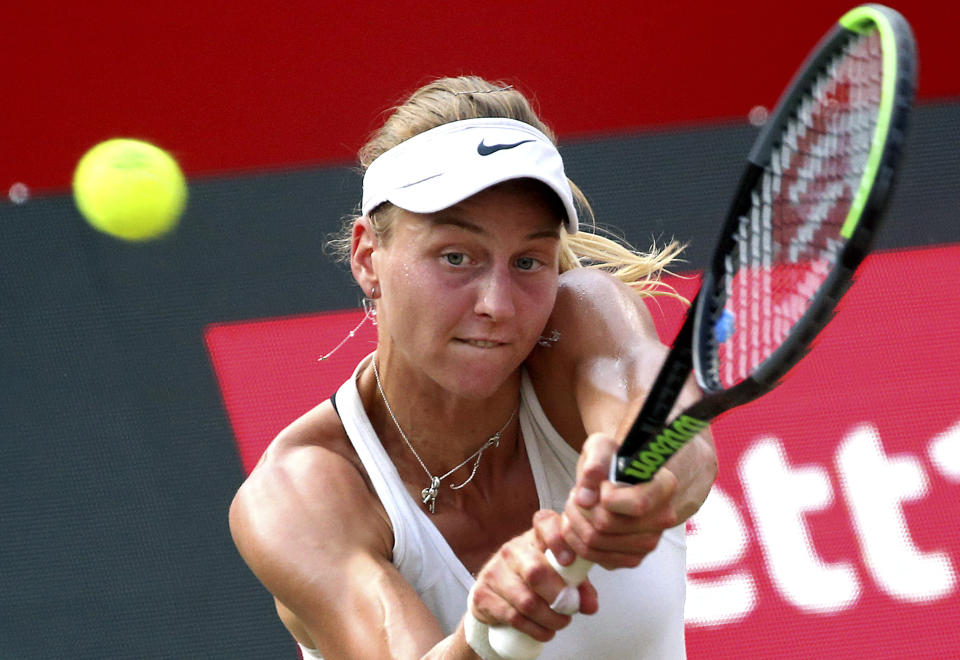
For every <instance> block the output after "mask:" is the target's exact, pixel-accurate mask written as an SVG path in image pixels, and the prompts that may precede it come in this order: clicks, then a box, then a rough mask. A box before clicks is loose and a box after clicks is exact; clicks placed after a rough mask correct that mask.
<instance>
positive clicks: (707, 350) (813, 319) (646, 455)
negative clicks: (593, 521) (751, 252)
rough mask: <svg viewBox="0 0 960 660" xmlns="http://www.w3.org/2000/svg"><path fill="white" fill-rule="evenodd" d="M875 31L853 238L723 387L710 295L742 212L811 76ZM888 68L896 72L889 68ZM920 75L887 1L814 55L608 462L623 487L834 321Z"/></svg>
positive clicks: (754, 389)
mask: <svg viewBox="0 0 960 660" xmlns="http://www.w3.org/2000/svg"><path fill="white" fill-rule="evenodd" d="M873 27H876V28H877V30H878V31H879V33H880V39H881V46H882V49H883V67H884V69H883V70H884V72H885V74H884V80H883V83H882V88H881V101H880V107H879V110H878V120H877V125H876V128H875V129H874V135H873V137H872V142H871V150H870V156H869V157H868V160H867V163H866V166H865V170H864V174H863V176H862V177H861V181H860V185H859V187H858V189H857V191H856V192H855V196H854V201H853V202H852V204H851V208H850V210H849V212H848V215H847V218H846V219H845V221H844V224H843V228H842V230H841V235H842V236H843V237H844V238H846V239H847V242H846V244H845V245H844V246H843V247H842V248H841V250H840V253H839V254H838V257H837V261H836V264H835V265H834V267H833V268H832V270H831V272H830V273H829V274H828V275H827V277H826V279H825V280H824V282H823V283H822V284H821V285H820V287H819V288H818V291H817V293H816V294H815V295H814V297H813V299H812V301H811V302H810V304H809V306H808V308H807V310H806V311H805V312H804V313H803V315H802V316H801V318H800V319H799V320H798V321H797V322H796V323H795V324H794V325H793V327H792V329H791V331H790V333H789V336H788V337H787V338H786V340H785V341H784V342H783V344H782V345H781V346H779V347H778V348H777V349H775V350H774V351H773V352H772V353H771V354H770V355H769V356H768V357H767V358H766V359H764V360H763V361H762V362H761V363H760V364H759V365H758V366H757V367H756V368H755V369H754V370H753V371H752V373H751V374H750V375H749V376H747V377H746V378H745V379H744V380H742V381H741V382H739V383H737V384H736V385H733V386H731V387H729V388H724V387H723V386H722V385H721V384H720V382H719V378H717V376H716V374H715V373H713V372H712V371H711V369H712V368H713V366H712V365H713V362H714V360H713V356H714V355H715V354H716V341H717V339H716V336H715V331H714V319H715V318H716V315H715V312H716V311H717V307H718V303H719V302H721V301H722V300H723V298H720V299H719V300H718V296H716V295H713V294H714V289H715V288H716V287H717V286H718V285H719V283H720V282H721V281H722V277H723V274H724V260H725V257H726V256H727V255H728V254H729V252H730V249H731V247H732V244H733V242H734V232H735V231H736V229H737V227H738V225H739V222H740V217H741V216H742V215H744V213H745V212H746V211H747V210H748V208H749V207H750V204H751V201H750V194H751V191H752V190H753V189H754V188H755V185H756V183H757V181H758V179H759V178H760V177H761V176H762V174H763V170H764V165H765V164H766V163H767V162H768V161H769V159H770V154H771V152H772V150H773V149H774V147H775V146H776V145H777V142H778V140H779V138H780V137H781V135H782V133H783V128H784V126H785V125H786V124H787V122H788V121H790V120H791V119H792V115H793V112H794V110H795V108H796V107H797V102H798V99H800V98H801V97H802V96H803V95H804V94H806V93H807V90H808V88H809V85H810V83H811V81H812V80H813V79H815V78H816V77H817V76H818V75H819V73H820V72H821V71H822V69H823V68H824V66H825V65H826V63H827V62H829V60H830V59H832V58H833V57H835V56H836V53H837V51H838V48H840V47H842V44H843V43H845V42H846V41H848V40H849V39H850V34H851V33H861V34H862V33H865V32H867V31H869V30H870V29H872V28H873ZM890 71H892V72H893V73H887V72H890ZM915 76H916V53H915V44H914V40H913V35H912V31H911V29H910V26H909V24H908V23H907V21H906V20H905V19H904V18H903V16H901V15H900V14H899V13H898V12H896V11H895V10H892V9H889V8H888V7H884V6H882V5H876V4H869V5H862V6H860V7H856V8H854V9H852V10H850V11H849V12H847V13H846V14H844V16H843V17H841V18H840V20H839V21H838V22H837V23H836V24H835V25H834V26H833V28H832V29H831V30H829V31H828V32H827V33H826V34H825V35H824V36H823V38H821V40H820V41H819V43H818V44H817V45H816V47H815V48H814V49H813V50H812V51H811V54H810V55H808V56H807V58H806V60H805V61H804V63H803V65H802V66H801V67H800V68H799V69H798V70H797V73H796V74H795V75H794V77H793V79H792V80H791V82H790V84H789V86H788V87H787V88H786V92H785V93H784V94H783V95H782V96H781V98H780V100H779V101H778V103H777V106H776V108H775V110H774V112H773V113H772V116H771V119H770V120H769V121H768V122H767V123H766V125H765V126H764V127H763V129H762V131H761V133H760V135H759V136H758V137H757V139H756V140H755V142H754V145H753V147H752V148H751V150H750V152H749V154H748V157H747V161H748V162H747V167H746V169H745V170H744V173H743V174H742V175H741V178H740V182H739V184H738V187H737V192H736V194H735V196H734V201H733V203H732V204H731V206H730V209H729V211H728V213H727V216H726V219H725V221H724V223H723V226H722V228H721V231H720V237H719V239H718V241H717V247H716V249H715V251H714V254H713V257H712V259H711V262H710V266H709V268H708V269H707V270H706V271H705V273H704V279H703V282H702V283H701V286H700V290H699V292H698V293H697V296H696V298H695V299H694V301H693V302H692V304H691V306H690V309H689V310H688V312H687V316H686V318H685V320H684V323H683V325H682V326H681V329H680V331H679V332H678V334H677V337H676V338H675V340H674V342H673V348H672V349H671V351H670V352H669V353H668V355H667V358H666V360H665V362H664V364H663V366H662V367H661V370H660V372H659V374H658V375H657V378H656V380H655V381H654V384H653V386H652V388H651V390H650V394H649V395H648V397H647V399H646V400H645V401H644V404H643V406H642V408H641V410H640V413H639V414H638V416H637V419H636V420H635V422H634V424H633V426H632V427H631V429H630V431H629V432H628V433H627V435H626V438H625V439H624V442H623V444H622V445H621V447H620V450H619V451H618V453H617V456H616V458H615V460H614V461H613V463H612V465H611V469H610V476H611V480H614V481H619V482H621V483H638V482H641V481H648V480H649V479H651V478H652V477H653V474H654V473H655V472H656V470H657V469H659V467H660V466H661V465H662V464H663V463H665V462H666V460H668V459H669V457H670V456H672V455H673V453H675V452H676V451H678V450H679V449H680V448H681V447H682V446H683V445H684V444H685V443H686V442H687V441H688V440H690V439H691V438H693V437H694V436H696V435H697V433H699V432H700V431H701V430H702V429H703V428H705V427H706V426H707V425H708V423H709V422H710V421H711V420H712V419H714V418H716V417H717V416H718V415H720V414H722V413H723V412H726V411H727V410H730V409H731V408H734V407H736V406H740V405H743V404H745V403H748V402H749V401H752V400H754V399H756V398H757V397H759V396H762V395H763V394H765V393H767V392H769V391H770V390H772V389H773V388H774V387H776V386H777V385H778V384H779V383H780V382H781V380H782V379H783V377H784V376H785V375H786V374H787V373H788V372H789V371H790V369H792V368H793V367H794V366H795V365H796V364H797V362H799V361H800V360H801V359H802V358H803V356H804V355H806V353H807V352H808V350H809V348H810V346H811V344H812V343H813V341H814V340H815V338H816V337H817V335H818V334H819V333H820V331H821V330H822V329H823V328H824V326H826V325H827V323H828V322H829V321H830V319H831V318H832V317H833V314H834V311H835V309H836V306H837V304H838V303H839V301H840V299H841V298H842V297H843V295H844V293H846V291H847V289H848V288H849V287H850V285H851V284H852V283H853V277H854V273H855V272H856V269H857V267H858V266H859V265H860V263H861V262H862V261H863V259H864V258H865V257H866V255H867V254H868V253H869V251H870V248H871V246H872V244H873V242H874V238H875V236H876V233H877V230H878V229H879V225H880V221H881V220H882V212H883V210H884V209H885V208H886V206H887V203H888V201H889V198H890V195H891V192H892V188H893V183H894V181H893V179H894V174H895V172H896V164H897V162H898V161H899V159H900V156H901V152H902V149H903V143H904V139H905V133H906V128H907V119H908V116H909V108H910V106H911V105H912V101H913V93H914V87H915V82H914V81H915ZM724 295H725V294H724ZM691 371H693V372H694V373H695V374H696V378H697V382H698V384H699V385H700V388H701V389H702V390H703V393H704V396H703V397H702V398H701V399H700V400H699V401H698V402H696V403H695V404H693V405H691V406H690V407H689V408H687V409H686V410H684V412H683V413H682V414H680V415H679V416H678V417H677V418H676V419H674V420H673V421H671V423H670V424H669V425H666V426H665V423H666V420H667V419H668V418H669V416H670V414H671V412H672V410H673V408H674V405H675V404H676V401H677V398H678V397H679V395H680V391H681V390H682V388H683V386H684V383H685V382H686V380H687V379H688V378H689V375H690V372H691Z"/></svg>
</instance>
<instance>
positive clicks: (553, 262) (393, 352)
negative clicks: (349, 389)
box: [372, 181, 561, 397]
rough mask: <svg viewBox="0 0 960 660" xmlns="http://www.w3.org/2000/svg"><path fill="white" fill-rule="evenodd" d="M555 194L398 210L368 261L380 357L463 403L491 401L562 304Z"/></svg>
mask: <svg viewBox="0 0 960 660" xmlns="http://www.w3.org/2000/svg"><path fill="white" fill-rule="evenodd" d="M549 194H550V193H547V192H544V191H543V190H541V188H540V187H539V186H538V185H536V184H533V183H531V182H525V181H521V182H508V183H505V184H501V185H499V186H494V187H492V188H489V189H487V190H484V191H482V192H480V193H478V194H477V195H474V196H473V197H470V198H468V199H466V200H464V201H463V202H461V203H459V204H457V205H456V206H453V207H451V208H449V209H446V210H444V211H440V212H438V213H431V214H416V213H409V212H406V211H400V210H398V214H397V217H396V219H395V221H394V225H393V227H392V232H391V236H390V239H389V240H388V241H387V242H386V244H385V245H384V244H383V243H381V244H380V246H379V247H378V248H377V249H376V250H375V251H374V252H373V255H372V260H373V264H374V269H375V272H376V276H377V279H378V281H379V291H380V293H381V297H380V299H379V300H378V301H377V303H378V304H377V318H378V323H379V332H380V348H379V350H380V351H381V356H382V357H388V360H389V361H390V362H397V361H399V362H401V363H405V365H404V366H406V367H408V368H412V369H414V370H420V371H422V372H423V374H424V375H425V376H426V377H427V378H429V379H430V380H432V381H434V382H435V383H437V384H438V385H440V386H441V387H442V388H444V389H445V390H448V391H451V392H455V393H456V394H458V395H460V396H466V397H485V396H490V395H492V394H493V393H494V392H495V391H496V390H497V388H499V387H500V386H501V385H502V384H503V382H504V381H505V380H506V379H507V378H508V377H509V376H510V375H511V374H512V373H513V372H514V371H515V370H516V369H517V368H518V367H519V366H520V364H521V363H522V362H523V361H524V360H525V359H526V357H527V355H528V354H529V353H530V351H531V350H532V349H533V347H534V345H535V344H536V341H537V339H538V337H539V336H540V334H541V332H542V331H543V329H544V325H545V324H546V322H547V318H548V317H549V315H550V312H551V311H552V309H553V305H554V302H555V299H556V295H557V283H558V256H559V246H560V240H559V235H560V222H561V219H560V217H559V215H558V212H557V209H556V205H555V204H552V203H551V201H552V198H551V197H549V196H548V195H549Z"/></svg>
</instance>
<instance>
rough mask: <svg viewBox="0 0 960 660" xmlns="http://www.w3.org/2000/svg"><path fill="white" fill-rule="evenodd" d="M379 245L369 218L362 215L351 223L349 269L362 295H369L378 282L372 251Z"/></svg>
mask: <svg viewBox="0 0 960 660" xmlns="http://www.w3.org/2000/svg"><path fill="white" fill-rule="evenodd" d="M379 246H380V241H379V240H378V239H377V235H376V234H375V233H374V231H373V226H372V225H371V224H370V218H368V217H367V216H363V217H361V218H358V219H357V221H356V222H354V223H353V236H352V241H351V246H350V270H351V271H352V272H353V279H355V280H356V281H357V284H359V285H360V288H361V289H363V293H364V295H366V296H368V297H372V296H371V292H372V291H373V290H374V287H376V286H377V285H378V284H379V283H380V282H379V279H378V278H377V273H376V268H375V266H374V259H373V253H374V252H375V251H376V250H377V248H378V247H379Z"/></svg>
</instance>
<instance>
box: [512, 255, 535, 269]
mask: <svg viewBox="0 0 960 660" xmlns="http://www.w3.org/2000/svg"><path fill="white" fill-rule="evenodd" d="M539 264H540V262H539V261H538V260H536V259H534V258H533V257H520V258H519V259H517V268H519V269H520V270H533V269H534V268H536V267H537V266H538V265H539Z"/></svg>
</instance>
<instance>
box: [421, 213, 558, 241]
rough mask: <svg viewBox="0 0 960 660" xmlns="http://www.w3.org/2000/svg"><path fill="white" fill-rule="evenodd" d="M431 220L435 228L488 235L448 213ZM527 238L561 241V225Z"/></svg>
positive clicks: (434, 216)
mask: <svg viewBox="0 0 960 660" xmlns="http://www.w3.org/2000/svg"><path fill="white" fill-rule="evenodd" d="M431 220H432V221H433V224H434V226H436V227H439V226H442V225H451V226H453V227H459V228H460V229H463V230H465V231H468V232H470V233H472V234H485V233H487V232H486V231H485V230H484V229H483V228H482V227H480V226H479V225H475V224H473V223H472V222H467V221H466V220H463V219H461V218H458V217H456V216H454V215H450V214H446V213H443V212H440V213H437V214H434V215H433V217H432V218H431ZM525 238H526V239H527V240H533V239H537V238H557V239H559V238H560V225H559V224H558V225H557V226H556V227H550V228H548V229H540V230H538V231H535V232H531V233H530V234H527V235H526V236H525Z"/></svg>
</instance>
